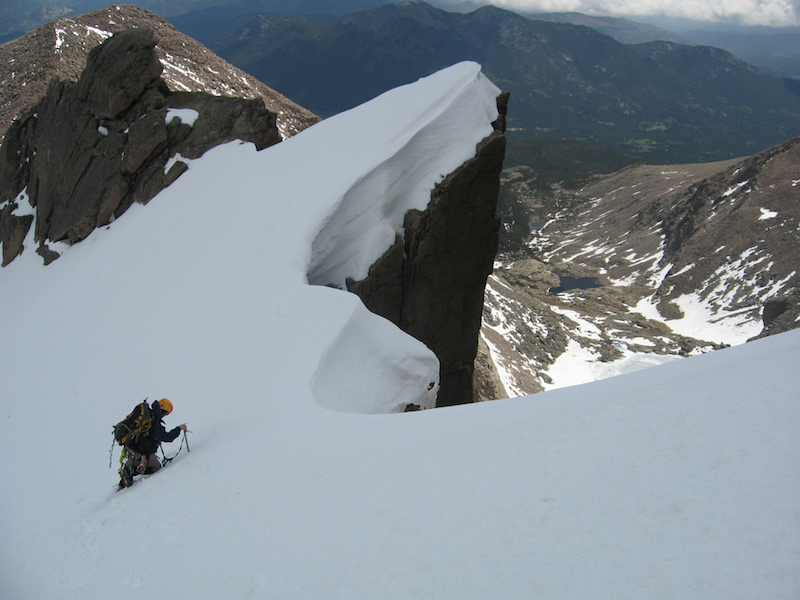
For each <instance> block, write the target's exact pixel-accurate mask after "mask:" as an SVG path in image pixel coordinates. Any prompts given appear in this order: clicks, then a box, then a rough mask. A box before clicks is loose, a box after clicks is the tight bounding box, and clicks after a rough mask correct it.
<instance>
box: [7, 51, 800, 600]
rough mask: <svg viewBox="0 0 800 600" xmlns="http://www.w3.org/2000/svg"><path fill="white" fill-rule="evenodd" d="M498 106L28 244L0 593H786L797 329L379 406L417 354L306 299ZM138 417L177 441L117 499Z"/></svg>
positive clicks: (239, 152) (430, 93) (347, 136)
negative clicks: (155, 406)
mask: <svg viewBox="0 0 800 600" xmlns="http://www.w3.org/2000/svg"><path fill="white" fill-rule="evenodd" d="M497 92H498V89H497V88H496V87H495V86H494V85H493V84H492V83H491V82H490V81H488V79H486V78H485V77H484V76H483V75H482V74H481V73H480V70H479V67H478V65H476V64H474V63H461V64H459V65H455V66H453V67H450V68H449V69H446V70H445V71H442V72H440V73H436V74H434V75H432V76H430V77H427V78H425V79H422V80H420V81H418V82H416V83H413V84H410V85H408V86H403V87H401V88H398V89H396V90H392V91H390V92H387V93H386V94H383V95H382V96H380V97H379V98H376V99H375V100H373V101H371V102H368V103H366V104H364V105H362V106H359V107H357V108H355V109H353V110H351V111H348V112H345V113H341V114H339V115H336V116H334V117H331V118H330V119H327V120H326V121H323V122H322V123H319V124H317V125H314V126H312V127H310V128H308V129H306V130H304V131H303V132H301V133H300V134H298V135H296V136H294V137H292V138H290V139H288V140H286V141H284V142H282V143H280V144H277V145H275V146H272V147H270V148H267V149H265V150H263V151H261V152H257V151H256V150H255V148H254V147H253V145H252V144H241V143H238V142H231V143H229V144H224V145H222V146H219V147H217V148H214V149H212V150H211V151H209V152H207V153H206V154H205V155H204V156H203V157H201V158H199V159H197V160H194V161H190V163H189V168H188V171H187V172H186V173H184V174H183V175H182V176H181V177H180V178H179V179H178V180H177V181H176V182H175V183H173V184H172V185H171V186H170V187H169V188H167V189H166V190H164V191H162V192H161V193H160V194H158V195H157V196H156V197H155V198H154V199H153V200H151V201H150V202H149V203H148V204H147V205H146V206H142V205H138V204H137V205H134V206H132V207H131V208H130V209H129V210H128V211H127V212H126V213H125V214H124V215H122V216H121V217H119V218H118V219H116V220H115V221H114V222H113V223H111V224H110V225H109V226H107V227H104V228H100V229H98V230H96V231H94V232H93V233H92V234H91V235H90V236H89V237H88V238H87V239H85V240H84V241H82V242H81V243H80V244H76V245H74V246H72V247H68V248H61V249H60V250H62V251H63V255H62V256H61V257H60V258H59V259H58V260H56V261H55V262H53V263H52V264H50V265H49V266H47V267H45V266H43V265H42V264H41V258H40V257H39V256H38V255H37V254H35V253H34V252H33V251H32V249H33V240H32V239H28V240H27V244H28V246H27V250H26V251H25V252H24V253H23V254H22V256H20V257H18V258H17V259H16V260H15V261H14V262H12V263H11V264H10V265H8V266H7V267H6V268H4V269H2V270H0V340H3V344H1V345H0V380H1V382H0V455H2V456H3V457H5V458H4V460H2V461H0V479H1V480H2V481H3V485H2V486H0V531H1V532H2V535H0V597H2V598H3V600H28V599H31V598H105V597H109V596H113V597H114V598H117V599H119V600H127V599H129V598H130V599H138V598H143V597H148V598H151V597H164V598H176V599H182V598H207V599H209V600H216V599H220V600H221V599H228V598H237V599H243V600H244V599H251V598H252V599H258V600H261V599H263V598H281V599H290V600H305V599H314V600H318V599H320V598H325V599H330V600H336V599H343V600H344V599H346V600H372V599H375V598H394V599H396V600H419V599H420V598H436V599H439V600H451V599H452V600H471V599H475V600H477V599H486V598H493V599H498V600H506V599H508V600H512V599H513V600H516V599H519V598H534V597H535V598H539V599H540V600H556V599H558V600H562V599H564V598H593V599H596V600H606V599H607V600H612V599H613V600H617V599H619V598H696V597H702V598H703V599H704V600H745V599H750V598H770V599H771V600H796V598H798V596H800V569H798V556H800V505H798V503H797V498H798V497H799V496H800V472H798V469H797V457H798V456H800V436H798V435H797V432H798V430H799V429H800V410H799V409H798V403H797V389H798V386H800V330H795V331H792V332H789V333H785V334H781V335H778V336H774V337H771V338H767V339H764V340H759V341H757V342H752V343H748V344H743V345H741V346H737V347H733V348H729V349H726V350H720V351H718V352H713V353H710V354H706V355H703V356H698V357H692V358H686V359H683V360H680V361H675V362H672V363H669V364H666V365H662V366H659V367H654V368H652V369H645V370H640V371H637V372H635V373H632V374H626V375H623V376H620V377H613V378H610V379H605V380H603V381H599V382H593V383H589V384H586V385H578V386H571V387H565V388H562V389H558V390H554V391H549V392H545V393H542V394H538V395H536V396H531V397H520V398H513V399H508V400H499V401H494V402H485V403H481V404H473V405H467V406H458V407H452V408H442V409H434V410H422V411H418V412H410V413H402V412H398V411H399V410H401V409H402V407H403V406H404V403H408V402H416V403H419V404H421V405H423V406H430V405H431V401H432V398H431V397H430V394H429V390H428V388H429V383H430V381H431V378H435V377H436V372H437V371H438V365H437V361H436V358H435V356H433V354H432V353H431V352H430V350H428V349H427V348H425V347H424V346H423V345H422V344H420V343H419V342H417V341H416V340H414V339H413V338H410V337H409V336H407V335H406V334H404V333H403V332H401V331H400V330H399V329H397V328H396V327H395V326H394V325H392V324H391V323H389V322H388V321H386V320H385V319H382V318H381V317H378V316H377V315H374V314H372V313H370V312H369V311H367V310H366V308H364V306H363V304H361V303H360V301H358V299H357V298H356V297H355V296H354V295H352V294H349V293H347V292H344V291H341V290H337V289H333V288H331V287H326V286H321V285H309V284H308V281H307V276H308V274H309V273H310V272H311V271H313V272H314V273H315V274H316V275H317V276H322V274H326V276H325V278H327V277H332V278H333V279H334V280H341V278H342V277H343V276H344V275H345V274H346V273H348V272H349V273H358V271H359V270H360V269H363V268H364V265H365V264H368V263H369V260H370V259H369V256H372V255H374V254H375V252H378V253H380V246H381V245H382V244H384V243H385V241H381V240H385V238H386V235H385V234H386V232H387V230H393V229H394V228H396V227H399V225H398V223H397V221H396V218H397V217H398V216H402V213H403V212H404V210H405V208H408V207H411V206H417V205H419V203H420V202H422V203H427V200H428V198H429V192H430V189H431V188H432V187H433V186H434V185H435V184H436V182H437V181H439V180H440V179H441V177H442V176H443V175H442V174H443V173H447V172H449V171H450V170H452V169H453V168H455V166H458V165H459V164H461V162H463V161H464V160H465V159H467V158H470V157H471V156H472V155H474V152H475V144H476V142H477V141H478V140H480V139H482V138H483V137H484V136H485V135H487V134H488V133H489V132H490V131H491V125H490V124H489V123H490V121H491V120H493V119H494V118H496V116H497V112H496V106H495V104H494V97H495V94H496V93H497ZM173 116H177V117H178V118H181V119H182V120H183V119H184V118H186V119H187V121H186V122H187V124H188V123H190V122H192V121H193V120H194V118H195V117H196V116H197V115H194V114H187V113H178V114H177V115H175V114H173ZM201 116H202V115H201ZM309 174H310V175H312V176H309ZM19 200H20V203H21V204H24V203H25V202H26V198H25V196H24V194H23V195H21V197H20V199H19ZM398 206H402V207H404V208H403V209H400V210H398ZM28 210H30V208H28ZM32 231H33V228H32ZM389 243H391V240H389ZM361 259H363V260H361ZM434 389H435V388H434ZM145 397H149V399H150V400H151V401H152V400H154V399H156V398H161V397H167V398H169V399H170V400H171V401H172V403H173V405H174V407H175V408H174V411H173V413H172V414H171V415H169V416H168V417H167V419H166V425H167V427H169V428H171V427H174V426H176V425H178V424H180V423H183V422H186V423H188V428H189V430H190V432H191V433H190V434H188V442H189V444H188V445H185V447H183V449H182V450H181V449H180V446H179V442H178V441H176V442H174V443H172V444H167V445H166V446H167V447H166V448H165V452H166V454H167V455H168V456H170V457H172V456H174V457H175V460H174V461H173V462H172V463H170V464H169V465H168V466H167V467H165V468H164V469H163V470H162V471H160V472H159V473H156V474H155V475H153V476H151V477H148V478H146V479H142V478H139V480H138V481H137V482H136V483H135V484H134V485H133V487H131V488H128V489H125V490H122V491H120V492H117V491H115V490H116V484H117V481H118V477H117V474H116V465H117V464H118V462H117V461H118V459H119V448H116V447H114V446H113V445H111V446H110V444H113V442H112V437H111V428H112V426H113V425H114V423H116V422H118V421H119V420H121V419H122V418H123V417H124V416H125V415H126V414H127V413H128V412H129V411H130V410H131V409H132V408H133V406H134V405H135V404H136V403H137V402H139V401H140V400H142V399H143V398H145ZM176 453H177V454H176Z"/></svg>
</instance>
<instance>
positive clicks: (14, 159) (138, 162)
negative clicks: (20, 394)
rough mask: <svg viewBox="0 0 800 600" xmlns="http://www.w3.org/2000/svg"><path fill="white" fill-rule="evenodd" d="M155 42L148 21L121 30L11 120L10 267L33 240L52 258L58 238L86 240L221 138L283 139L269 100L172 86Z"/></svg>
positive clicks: (1, 233)
mask: <svg viewBox="0 0 800 600" xmlns="http://www.w3.org/2000/svg"><path fill="white" fill-rule="evenodd" d="M156 43H157V40H156V38H155V37H154V36H153V32H152V31H151V30H150V29H146V28H133V29H127V30H123V31H121V32H119V33H117V34H115V35H114V36H112V37H110V38H109V39H108V40H106V41H105V42H103V43H102V44H100V45H99V46H96V47H94V48H93V49H92V50H91V51H90V53H89V56H88V58H87V61H86V69H85V70H84V71H83V73H82V74H81V76H80V78H79V79H78V81H77V82H72V81H69V80H67V81H62V80H59V79H53V80H51V82H50V85H49V86H48V87H47V92H46V94H45V96H44V97H43V98H42V99H41V100H40V101H39V102H38V103H36V104H35V105H34V106H33V107H31V108H30V109H28V110H27V111H26V112H25V113H23V114H22V115H21V116H20V117H19V118H18V119H16V120H15V121H14V122H13V123H12V125H11V126H10V128H9V129H8V131H7V132H6V136H5V139H4V140H3V144H2V146H1V147H0V242H2V246H3V249H2V254H3V266H5V265H8V264H9V263H10V262H11V261H12V260H14V258H16V257H17V256H18V255H19V254H20V253H21V252H22V251H23V250H24V249H25V245H26V244H30V245H32V244H33V243H35V244H36V245H37V246H38V247H37V252H38V253H39V254H40V255H41V256H42V257H43V258H44V261H45V263H48V262H51V261H52V260H54V259H55V258H57V257H58V256H59V253H58V251H57V250H55V249H54V248H53V247H51V245H52V243H53V242H56V243H58V242H67V243H69V244H74V243H76V242H79V241H81V240H83V239H84V238H86V237H87V236H88V235H89V234H90V233H91V232H92V231H93V230H94V229H95V228H96V227H101V226H104V225H107V224H108V223H110V222H111V221H113V220H114V219H116V218H117V217H119V216H120V215H121V214H122V213H124V212H125V211H126V210H127V209H128V208H129V207H130V206H131V205H132V204H133V203H134V202H139V203H146V202H148V201H149V200H150V199H151V198H153V197H154V196H155V195H156V194H157V193H158V192H159V191H160V190H162V189H163V188H165V187H166V186H168V185H169V184H170V183H171V182H172V181H174V180H175V179H176V178H177V177H178V176H180V174H181V173H183V171H184V170H185V169H186V168H187V161H188V160H191V159H193V158H197V157H199V156H201V155H202V154H203V153H204V152H205V151H207V150H208V149H210V148H212V147H214V146H216V145H218V144H221V143H225V142H228V141H232V140H236V139H238V140H244V141H250V142H253V143H254V144H255V145H256V147H257V148H259V149H260V148H265V147H267V146H270V145H272V144H275V143H277V142H280V141H281V135H280V133H279V132H278V129H277V126H276V115H275V113H273V112H270V111H268V110H267V109H266V107H265V106H264V102H263V101H262V99H261V98H254V99H250V100H246V99H241V98H234V97H224V96H212V95H210V94H207V93H204V92H173V91H171V90H170V89H169V88H168V86H167V85H166V83H165V81H164V80H163V79H162V77H161V72H162V69H163V66H162V63H161V61H160V60H159V58H158V55H157V53H156V50H155V47H156ZM31 228H33V229H32V231H33V235H32V240H29V241H28V242H26V238H27V237H28V231H29V230H31Z"/></svg>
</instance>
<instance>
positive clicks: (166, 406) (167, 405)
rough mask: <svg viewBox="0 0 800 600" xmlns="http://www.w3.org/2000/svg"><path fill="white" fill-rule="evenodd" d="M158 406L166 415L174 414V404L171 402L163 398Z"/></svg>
mask: <svg viewBox="0 0 800 600" xmlns="http://www.w3.org/2000/svg"><path fill="white" fill-rule="evenodd" d="M158 405H159V406H160V407H161V410H162V411H164V412H165V413H166V414H169V413H171V412H172V402H170V401H169V400H167V399H166V398H162V399H161V400H159V401H158Z"/></svg>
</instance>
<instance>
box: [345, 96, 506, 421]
mask: <svg viewBox="0 0 800 600" xmlns="http://www.w3.org/2000/svg"><path fill="white" fill-rule="evenodd" d="M507 101H508V96H507V95H506V94H503V95H501V96H500V97H499V98H498V109H499V111H500V114H501V117H500V119H498V121H497V122H496V123H495V127H496V130H495V132H494V133H492V134H491V135H490V136H488V137H487V138H485V139H484V140H483V141H482V142H481V143H480V144H478V147H477V154H476V156H475V157H474V158H473V159H471V160H469V161H467V162H466V163H464V164H463V165H462V166H461V167H459V168H458V169H457V170H456V171H454V172H453V173H451V174H450V175H448V176H447V177H446V178H445V179H444V181H443V182H442V183H441V184H439V185H438V186H437V187H436V189H434V190H433V192H432V193H431V200H430V203H429V204H428V207H427V208H426V209H425V210H424V211H409V213H407V214H406V217H405V222H404V231H405V236H404V238H403V239H400V238H399V237H398V239H397V240H396V242H395V244H394V246H392V247H391V248H390V249H389V250H388V251H387V252H386V253H385V254H384V256H383V257H381V259H379V260H378V261H377V262H376V263H375V264H374V265H372V267H371V268H370V272H369V276H368V277H367V278H366V279H364V280H361V281H358V282H354V281H349V282H348V289H349V290H350V291H352V292H354V293H356V294H358V295H359V296H360V297H361V299H362V300H363V301H364V304H365V305H366V306H367V308H369V309H370V310H372V311H373V312H375V313H377V314H380V315H382V316H384V317H386V318H387V319H389V320H391V321H392V322H394V323H395V324H396V325H398V326H399V327H400V328H401V329H403V330H404V331H405V332H407V333H409V334H410V335H412V336H413V337H415V338H417V339H418V340H420V341H422V342H423V343H425V344H426V345H427V346H428V347H429V348H430V349H431V350H433V352H434V353H435V354H436V356H437V357H438V358H439V362H440V389H439V394H438V398H437V406H449V405H454V404H464V403H468V402H472V401H473V400H474V395H473V372H474V361H475V356H476V354H477V347H478V333H479V331H480V325H481V313H482V310H483V293H484V288H485V286H486V278H487V277H488V276H489V274H490V273H491V272H492V266H493V262H494V257H495V254H496V253H497V239H498V231H499V227H500V220H499V218H498V217H497V215H496V213H495V209H496V206H497V194H498V191H499V185H500V171H501V170H502V165H503V157H504V154H505V137H504V135H503V133H502V131H503V129H504V123H505V120H504V117H505V113H506V106H507Z"/></svg>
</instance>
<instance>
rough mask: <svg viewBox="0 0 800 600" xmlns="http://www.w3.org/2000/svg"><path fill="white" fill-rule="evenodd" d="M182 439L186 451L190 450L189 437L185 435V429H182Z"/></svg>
mask: <svg viewBox="0 0 800 600" xmlns="http://www.w3.org/2000/svg"><path fill="white" fill-rule="evenodd" d="M183 441H184V442H186V452H191V450H189V438H188V437H186V430H185V429H184V430H183Z"/></svg>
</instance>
